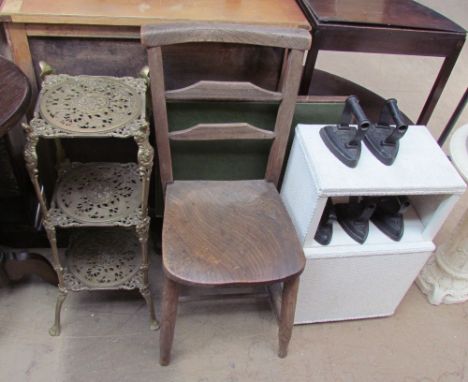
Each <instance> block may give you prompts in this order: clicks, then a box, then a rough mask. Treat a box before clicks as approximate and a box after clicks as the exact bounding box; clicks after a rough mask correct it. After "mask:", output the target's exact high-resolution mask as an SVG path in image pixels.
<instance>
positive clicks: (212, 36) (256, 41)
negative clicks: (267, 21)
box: [141, 23, 310, 50]
mask: <svg viewBox="0 0 468 382" xmlns="http://www.w3.org/2000/svg"><path fill="white" fill-rule="evenodd" d="M141 42H142V43H143V45H144V46H146V47H148V48H150V47H156V46H165V45H175V44H184V43H190V42H218V43H229V44H249V45H261V46H271V47H276V48H285V49H299V50H307V49H309V46H310V34H309V32H307V31H306V30H305V29H299V28H286V27H274V26H263V25H251V24H230V23H174V24H156V25H143V26H142V28H141Z"/></svg>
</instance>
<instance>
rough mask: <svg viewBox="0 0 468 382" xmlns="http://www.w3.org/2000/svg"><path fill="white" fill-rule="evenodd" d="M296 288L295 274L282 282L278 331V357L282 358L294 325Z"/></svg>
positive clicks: (297, 285)
mask: <svg viewBox="0 0 468 382" xmlns="http://www.w3.org/2000/svg"><path fill="white" fill-rule="evenodd" d="M298 289H299V276H296V277H294V278H293V279H291V280H288V281H285V282H284V286H283V296H282V299H281V313H280V322H279V331H278V337H279V351H278V356H279V357H280V358H284V357H286V355H287V354H288V345H289V341H290V340H291V335H292V330H293V325H294V312H295V311H296V299H297V291H298Z"/></svg>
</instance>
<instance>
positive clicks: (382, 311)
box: [294, 249, 431, 324]
mask: <svg viewBox="0 0 468 382" xmlns="http://www.w3.org/2000/svg"><path fill="white" fill-rule="evenodd" d="M305 253H306V258H307V263H306V268H305V270H304V272H303V273H302V275H301V280H300V287H299V294H298V298H297V306H296V315H295V319H294V323H295V324H306V323H314V322H325V321H341V320H350V319H359V318H370V317H383V316H390V315H392V314H393V313H394V312H395V310H396V308H397V306H398V305H399V303H400V301H401V300H402V299H403V297H404V295H405V294H406V292H407V290H408V289H409V287H410V286H411V284H412V283H413V281H414V279H415V278H416V276H417V275H418V273H419V271H420V270H421V268H422V267H423V266H424V264H425V263H426V261H427V259H428V258H429V256H430V255H431V251H427V252H416V253H398V254H376V255H369V254H367V255H364V256H362V255H359V254H354V255H352V254H351V255H344V256H339V257H336V256H325V257H315V256H314V257H311V256H309V255H308V254H307V249H306V250H305Z"/></svg>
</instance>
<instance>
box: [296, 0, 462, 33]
mask: <svg viewBox="0 0 468 382" xmlns="http://www.w3.org/2000/svg"><path fill="white" fill-rule="evenodd" d="M300 1H301V2H302V3H303V4H304V7H305V9H306V10H307V11H306V12H307V13H309V14H310V15H311V16H312V18H313V19H315V20H316V22H317V23H318V24H322V23H323V24H345V25H346V24H348V25H363V26H364V25H373V26H379V27H397V28H408V29H424V30H439V31H446V32H457V33H464V32H465V31H464V29H463V28H461V27H460V26H459V25H457V24H455V23H454V22H453V21H451V20H449V19H448V18H446V17H445V16H442V15H441V14H439V13H437V12H435V11H433V10H432V9H430V8H427V7H425V6H423V5H421V4H418V3H416V2H415V1H412V0H372V1H369V0H300Z"/></svg>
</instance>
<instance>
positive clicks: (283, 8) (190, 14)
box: [0, 0, 310, 29]
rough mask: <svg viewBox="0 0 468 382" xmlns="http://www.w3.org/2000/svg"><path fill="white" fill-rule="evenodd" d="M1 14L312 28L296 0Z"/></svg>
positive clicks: (31, 3)
mask: <svg viewBox="0 0 468 382" xmlns="http://www.w3.org/2000/svg"><path fill="white" fill-rule="evenodd" d="M0 4H1V1H0ZM0 17H2V18H3V19H5V20H10V21H12V22H18V23H45V24H88V25H127V26H140V25H143V24H150V23H158V22H168V21H220V22H233V23H251V24H267V25H282V26H290V27H301V28H307V29H309V28H310V26H309V24H308V22H307V20H306V18H305V16H304V15H303V13H302V12H301V10H300V8H299V6H298V5H297V4H296V2H295V0H81V1H52V0H5V1H4V2H3V5H2V6H1V9H0Z"/></svg>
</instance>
